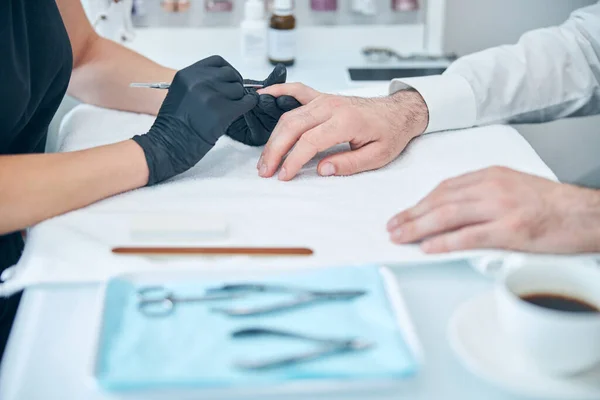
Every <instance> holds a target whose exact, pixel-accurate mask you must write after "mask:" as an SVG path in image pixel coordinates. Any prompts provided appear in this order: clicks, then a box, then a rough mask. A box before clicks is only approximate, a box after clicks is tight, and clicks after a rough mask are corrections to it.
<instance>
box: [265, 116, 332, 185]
mask: <svg viewBox="0 0 600 400" xmlns="http://www.w3.org/2000/svg"><path fill="white" fill-rule="evenodd" d="M330 116H331V110H328V109H327V108H326V107H310V106H303V107H300V108H297V109H296V110H293V111H290V112H287V113H285V114H283V115H282V116H281V119H280V120H279V122H278V123H277V126H275V129H274V130H273V133H272V134H271V137H270V138H269V141H268V142H267V144H266V146H265V148H264V150H263V154H262V161H261V163H262V165H261V166H260V167H259V174H260V176H262V177H271V176H273V174H274V173H275V171H277V168H278V167H279V164H280V163H281V160H282V159H283V157H284V156H285V155H286V154H287V152H288V151H290V149H291V148H292V147H293V146H294V145H295V144H296V142H297V141H298V140H299V139H300V137H301V136H302V135H303V134H304V133H305V132H308V131H309V130H311V129H312V128H314V127H316V126H318V125H320V124H322V123H323V122H325V121H327V120H328V119H329V118H330Z"/></svg>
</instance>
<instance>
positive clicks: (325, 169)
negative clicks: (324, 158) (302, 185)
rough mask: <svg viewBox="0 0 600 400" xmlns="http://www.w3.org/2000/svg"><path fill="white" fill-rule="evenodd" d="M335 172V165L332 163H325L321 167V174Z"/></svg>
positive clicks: (325, 174) (328, 174)
mask: <svg viewBox="0 0 600 400" xmlns="http://www.w3.org/2000/svg"><path fill="white" fill-rule="evenodd" d="M334 174H335V167H334V166H333V164H332V163H325V164H323V166H322V167H321V176H331V175H334Z"/></svg>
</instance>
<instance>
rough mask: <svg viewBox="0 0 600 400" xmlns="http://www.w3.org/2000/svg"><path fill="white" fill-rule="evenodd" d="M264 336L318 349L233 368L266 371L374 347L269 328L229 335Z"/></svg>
mask: <svg viewBox="0 0 600 400" xmlns="http://www.w3.org/2000/svg"><path fill="white" fill-rule="evenodd" d="M264 336H274V337H281V338H289V339H298V340H305V341H309V342H313V343H314V344H316V345H318V347H317V349H316V350H309V351H306V352H304V353H299V354H295V355H291V356H287V357H286V356H283V357H277V358H267V359H263V360H238V361H237V362H235V366H236V367H237V368H240V369H245V370H267V369H272V368H280V367H286V366H290V365H296V364H299V363H302V362H307V361H313V360H317V359H320V358H323V357H329V356H333V355H336V354H342V353H348V352H355V351H362V350H367V349H370V348H372V347H374V344H373V343H371V342H368V341H366V340H362V339H333V338H321V337H315V336H309V335H303V334H299V333H294V332H289V331H282V330H277V329H270V328H247V329H242V330H239V331H236V332H233V333H232V334H231V337H232V338H234V339H241V338H253V337H264Z"/></svg>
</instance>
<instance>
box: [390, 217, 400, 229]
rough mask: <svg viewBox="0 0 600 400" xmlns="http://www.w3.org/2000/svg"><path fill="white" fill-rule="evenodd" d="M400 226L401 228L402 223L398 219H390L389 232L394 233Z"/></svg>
mask: <svg viewBox="0 0 600 400" xmlns="http://www.w3.org/2000/svg"><path fill="white" fill-rule="evenodd" d="M398 226H400V221H399V220H398V218H392V219H390V221H389V222H388V223H387V230H388V232H391V231H393V230H394V229H395V228H397V227H398Z"/></svg>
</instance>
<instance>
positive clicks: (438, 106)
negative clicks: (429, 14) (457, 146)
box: [391, 4, 600, 132]
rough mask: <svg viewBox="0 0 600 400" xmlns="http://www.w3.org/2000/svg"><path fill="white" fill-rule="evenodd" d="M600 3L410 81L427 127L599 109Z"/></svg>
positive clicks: (534, 119)
mask: <svg viewBox="0 0 600 400" xmlns="http://www.w3.org/2000/svg"><path fill="white" fill-rule="evenodd" d="M598 38H600V4H597V5H595V6H591V7H587V8H583V9H580V10H577V11H576V12H574V13H573V14H572V16H571V18H570V19H569V20H568V21H567V22H566V23H565V24H563V25H562V26H560V27H553V28H546V29H538V30H535V31H531V32H528V33H526V34H525V35H523V36H522V37H521V39H520V40H519V42H518V43H517V44H515V45H511V46H500V47H495V48H491V49H488V50H485V51H482V52H479V53H475V54H472V55H469V56H466V57H462V58H461V59H459V60H457V61H456V62H455V63H454V64H452V65H451V66H450V67H449V68H448V69H447V71H446V72H445V73H444V74H443V75H441V76H436V77H432V78H416V79H403V80H399V81H398V82H395V83H393V84H392V87H391V90H392V91H393V90H398V89H402V88H403V87H405V86H411V87H414V88H415V89H417V90H418V91H419V92H420V93H421V94H422V95H423V97H424V98H425V101H426V102H427V105H428V108H429V111H430V124H431V126H430V127H428V129H427V131H428V132H431V131H436V130H445V129H456V128H465V127H470V126H474V125H485V124H491V123H523V122H545V121H550V120H554V119H558V118H563V117H568V116H579V115H590V114H596V113H598V112H600V83H599V81H600V54H599V53H598V51H599V49H600V41H599V39H598Z"/></svg>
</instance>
